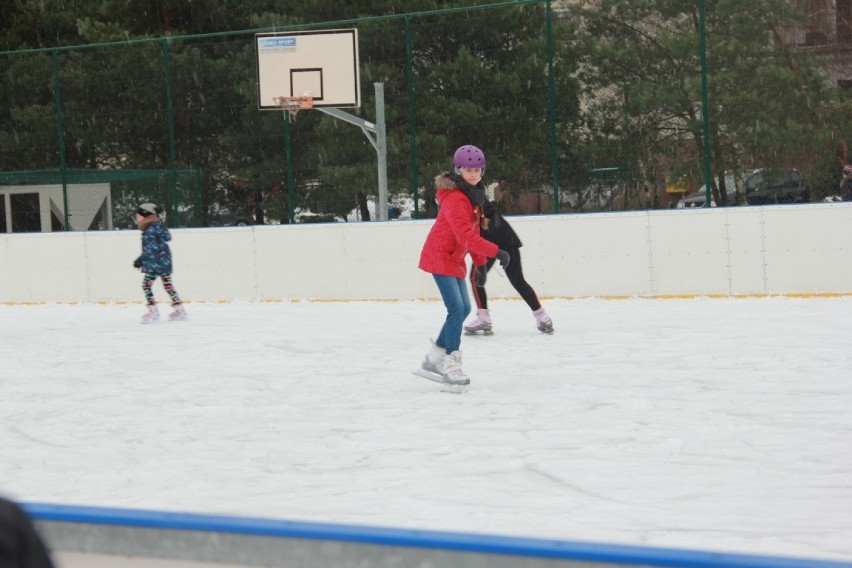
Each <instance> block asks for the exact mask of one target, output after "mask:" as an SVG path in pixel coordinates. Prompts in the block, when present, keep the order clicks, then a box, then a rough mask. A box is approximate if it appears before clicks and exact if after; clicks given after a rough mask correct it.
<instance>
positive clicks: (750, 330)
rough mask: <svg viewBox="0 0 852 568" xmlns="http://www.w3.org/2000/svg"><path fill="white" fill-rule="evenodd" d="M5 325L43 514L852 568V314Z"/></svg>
mask: <svg viewBox="0 0 852 568" xmlns="http://www.w3.org/2000/svg"><path fill="white" fill-rule="evenodd" d="M545 307H546V308H547V309H548V311H549V312H550V313H551V315H552V316H553V319H554V323H555V326H556V333H555V334H554V335H553V336H545V335H541V334H538V333H537V332H536V331H535V329H534V325H533V323H534V320H533V318H532V316H531V314H530V312H529V310H528V309H527V307H526V305H525V304H523V303H522V302H520V301H511V300H502V301H494V302H493V305H492V312H493V316H494V321H495V334H494V335H493V336H491V337H465V338H464V339H463V342H462V349H463V351H464V357H465V370H466V372H467V373H468V374H469V375H471V377H472V380H473V382H472V385H471V388H470V390H469V392H467V393H466V394H463V395H456V394H448V393H443V392H440V386H439V385H436V384H434V383H431V382H429V381H426V380H423V379H420V378H418V377H415V376H413V375H412V374H411V373H410V370H411V369H412V368H414V367H416V366H417V365H418V364H419V362H420V360H421V358H422V356H423V354H424V353H425V351H426V349H427V346H428V342H429V338H430V337H434V336H435V335H436V334H437V332H438V329H439V327H440V324H441V321H442V319H443V315H444V311H443V306H442V305H441V304H440V303H437V302H375V303H370V302H351V303H312V302H298V303H229V304H197V303H194V304H189V305H188V309H189V313H190V318H191V319H190V320H189V321H187V322H176V323H165V322H164V323H160V324H157V325H147V326H146V325H140V324H139V323H137V322H138V318H139V316H140V315H141V313H142V307H141V305H138V304H137V305H52V304H46V305H35V306H26V305H0V389H2V390H0V392H2V396H0V448H2V451H0V493H3V494H5V495H8V496H10V497H13V498H15V499H19V500H22V501H28V502H45V503H62V504H75V505H97V506H106V507H128V508H143V509H159V510H166V511H185V512H196V513H209V514H236V515H246V516H252V517H267V518H280V519H291V520H315V521H330V522H336V523H354V524H366V525H377V526H388V527H401V528H423V529H436V530H459V531H466V532H479V533H489V534H504V535H516V536H532V537H546V538H557V539H569V540H588V541H598V542H609V543H619V544H647V545H654V546H664V547H677V548H696V549H703V550H717V551H727V552H746V553H758V554H772V555H790V556H805V557H813V558H820V559H840V560H847V561H848V560H852V514H850V512H852V451H850V448H852V411H850V409H852V354H850V353H852V351H850V338H852V317H850V314H852V298H804V299H795V298H753V299H730V300H721V299H693V300H615V301H613V300H610V301H607V300H573V301H572V300H550V301H546V302H545Z"/></svg>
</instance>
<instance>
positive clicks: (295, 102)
mask: <svg viewBox="0 0 852 568" xmlns="http://www.w3.org/2000/svg"><path fill="white" fill-rule="evenodd" d="M272 102H274V103H275V104H276V105H277V106H278V107H280V108H281V109H282V110H286V111H287V112H289V113H290V118H292V119H293V120H296V115H297V114H298V113H299V111H300V110H303V109H306V108H314V97H313V96H311V95H302V96H300V97H272Z"/></svg>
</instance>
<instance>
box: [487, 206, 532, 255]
mask: <svg viewBox="0 0 852 568" xmlns="http://www.w3.org/2000/svg"><path fill="white" fill-rule="evenodd" d="M482 214H483V215H484V216H485V217H488V229H483V230H482V238H484V239H485V240H488V241H491V242H492V243H494V244H495V245H497V246H498V247H500V248H501V249H503V250H505V251H509V252H510V253H511V251H513V250H517V249H518V248H519V247H521V246H522V243H521V239H520V238H519V237H518V234H517V233H515V230H514V229H513V228H512V226H511V225H510V224H509V222H508V221H507V220H506V219H505V218H503V216H502V215H501V214H500V211H498V210H497V207H496V206H495V205H494V203H493V202H491V201H488V200H486V201H485V203H484V204H483V206H482Z"/></svg>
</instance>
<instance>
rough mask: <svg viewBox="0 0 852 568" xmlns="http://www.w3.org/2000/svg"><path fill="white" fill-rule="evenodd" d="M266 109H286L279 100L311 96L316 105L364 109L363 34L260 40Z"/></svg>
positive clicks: (261, 100)
mask: <svg viewBox="0 0 852 568" xmlns="http://www.w3.org/2000/svg"><path fill="white" fill-rule="evenodd" d="M255 47H256V50H257V86H258V89H257V92H258V108H259V109H260V110H281V107H280V106H279V105H278V104H276V102H275V101H274V100H273V97H282V96H283V97H295V96H301V95H305V94H310V95H311V96H312V97H313V106H314V107H359V106H361V75H360V71H359V62H358V30H356V29H345V30H316V31H301V32H275V33H262V34H256V36H255Z"/></svg>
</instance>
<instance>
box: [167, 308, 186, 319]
mask: <svg viewBox="0 0 852 568" xmlns="http://www.w3.org/2000/svg"><path fill="white" fill-rule="evenodd" d="M187 317H188V316H187V315H186V310H185V309H184V308H183V304H178V305H176V306H175V311H173V312H172V313H170V314H169V321H185V320H186V318H187Z"/></svg>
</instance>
